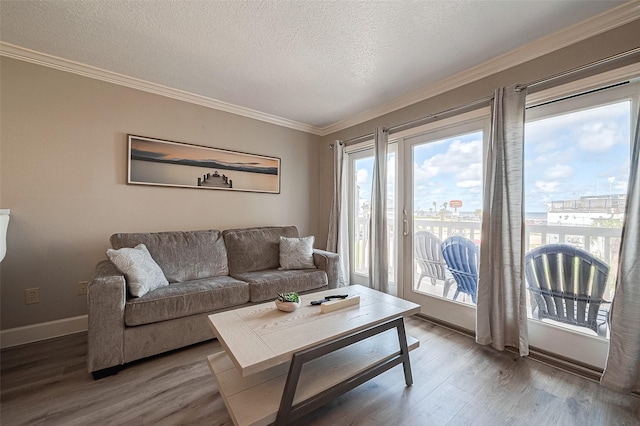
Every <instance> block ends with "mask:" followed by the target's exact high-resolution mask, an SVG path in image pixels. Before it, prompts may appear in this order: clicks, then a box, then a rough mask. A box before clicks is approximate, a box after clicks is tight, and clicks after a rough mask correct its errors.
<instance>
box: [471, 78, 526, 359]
mask: <svg viewBox="0 0 640 426" xmlns="http://www.w3.org/2000/svg"><path fill="white" fill-rule="evenodd" d="M525 97H526V90H516V88H515V86H511V87H508V88H498V89H497V90H496V91H495V96H494V102H493V105H492V113H491V114H492V116H491V135H490V144H489V150H488V154H487V161H486V173H485V179H484V205H483V207H484V208H483V212H482V230H481V240H482V246H481V248H480V266H479V279H478V295H477V308H476V342H477V343H479V344H481V345H492V346H493V347H494V348H495V349H498V350H504V348H505V346H513V347H516V348H518V349H519V351H520V355H521V356H525V355H528V354H529V341H528V335H527V310H526V309H527V306H526V287H525V283H524V280H523V265H522V255H523V247H522V245H523V233H524V227H523V211H524V210H523V207H524V206H523V202H524V193H523V182H524V181H523V158H524V113H525Z"/></svg>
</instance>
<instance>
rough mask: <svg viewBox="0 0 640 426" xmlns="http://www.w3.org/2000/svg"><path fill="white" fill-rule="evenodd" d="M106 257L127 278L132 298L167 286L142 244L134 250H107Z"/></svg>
mask: <svg viewBox="0 0 640 426" xmlns="http://www.w3.org/2000/svg"><path fill="white" fill-rule="evenodd" d="M107 257H109V259H110V260H111V262H113V264H114V265H116V268H118V270H119V271H120V272H122V273H123V274H124V275H125V276H126V277H127V285H128V288H129V293H131V295H132V296H134V297H140V296H144V295H145V294H147V293H148V292H150V291H151V290H155V289H156V288H159V287H164V286H167V285H169V282H168V281H167V278H166V277H165V276H164V273H163V272H162V269H160V267H159V266H158V264H157V263H156V262H155V260H153V258H152V257H151V254H150V253H149V250H148V249H147V246H145V245H144V244H138V245H137V246H135V247H134V248H128V247H125V248H121V249H119V250H114V249H109V250H107Z"/></svg>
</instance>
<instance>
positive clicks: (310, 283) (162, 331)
mask: <svg viewBox="0 0 640 426" xmlns="http://www.w3.org/2000/svg"><path fill="white" fill-rule="evenodd" d="M281 236H283V237H289V238H293V237H298V230H297V229H296V227H294V226H286V227H260V228H243V229H229V230H225V231H222V232H221V231H217V230H207V231H190V232H158V233H127V234H114V235H112V236H111V239H110V242H111V245H112V246H113V248H114V249H120V248H123V247H135V246H136V245H138V244H140V243H142V244H144V245H145V246H146V247H147V249H148V251H149V253H150V254H151V257H152V258H153V260H154V261H155V262H156V263H157V264H158V266H160V268H161V269H162V272H163V273H164V275H165V277H166V278H167V280H168V282H169V285H168V286H165V287H160V288H158V289H155V290H153V291H150V292H149V293H147V294H144V295H143V296H141V297H131V295H130V294H129V293H128V291H127V283H126V279H125V276H124V275H123V274H122V273H120V272H119V270H118V269H117V268H116V267H115V266H114V264H113V263H112V262H111V261H109V260H105V261H102V262H100V263H99V264H98V265H97V267H96V272H95V274H94V276H93V277H92V278H91V281H89V284H88V286H87V305H88V317H89V331H88V356H87V366H88V370H89V372H90V373H92V374H93V376H94V378H100V377H104V376H106V375H110V374H114V373H116V372H117V371H118V370H119V368H120V367H121V366H122V365H123V364H125V363H128V362H131V361H134V360H137V359H141V358H145V357H148V356H151V355H155V354H159V353H162V352H166V351H170V350H173V349H177V348H181V347H184V346H187V345H191V344H194V343H197V342H201V341H205V340H208V339H212V338H214V335H213V332H212V331H211V328H210V327H209V325H208V322H207V315H209V314H211V313H213V312H216V311H222V310H227V309H233V308H237V307H241V306H244V305H249V304H252V303H260V302H265V301H269V300H274V299H275V297H276V294H277V293H278V292H289V291H296V292H298V293H305V292H313V291H320V290H326V289H327V288H336V286H337V283H338V256H337V255H336V254H335V253H330V252H326V251H322V250H317V249H314V250H313V262H314V263H315V266H316V269H299V270H280V269H279V266H280V265H279V243H280V237H281Z"/></svg>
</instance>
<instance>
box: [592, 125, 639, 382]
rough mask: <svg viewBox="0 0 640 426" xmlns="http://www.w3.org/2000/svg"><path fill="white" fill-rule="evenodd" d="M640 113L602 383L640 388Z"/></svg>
mask: <svg viewBox="0 0 640 426" xmlns="http://www.w3.org/2000/svg"><path fill="white" fill-rule="evenodd" d="M639 169H640V113H639V115H638V120H637V122H636V132H635V136H634V139H633V149H632V154H631V167H630V171H629V186H628V189H627V206H626V209H625V215H624V219H625V220H624V225H623V227H622V237H621V240H620V261H619V264H618V278H617V280H616V285H615V296H614V298H613V302H612V305H611V312H610V327H611V335H610V339H609V354H608V356H607V363H606V366H605V369H604V373H603V375H602V378H601V380H600V383H602V385H604V386H606V387H608V388H610V389H613V390H616V391H619V392H640V176H639V173H640V170H639Z"/></svg>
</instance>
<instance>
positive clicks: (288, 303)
mask: <svg viewBox="0 0 640 426" xmlns="http://www.w3.org/2000/svg"><path fill="white" fill-rule="evenodd" d="M276 306H277V307H278V309H280V310H281V311H284V312H293V311H295V310H296V309H298V308H299V307H300V297H299V296H298V293H296V292H295V291H292V292H289V293H278V298H277V299H276Z"/></svg>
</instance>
